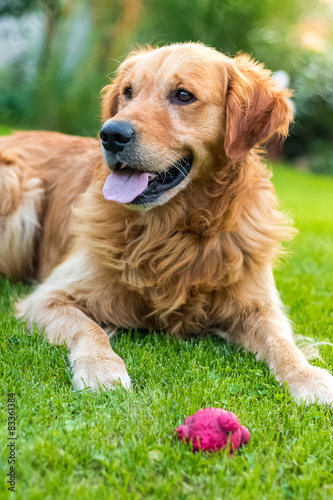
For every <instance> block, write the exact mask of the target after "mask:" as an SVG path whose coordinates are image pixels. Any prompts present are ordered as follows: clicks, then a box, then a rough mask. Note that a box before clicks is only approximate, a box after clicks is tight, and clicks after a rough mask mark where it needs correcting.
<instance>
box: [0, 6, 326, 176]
mask: <svg viewBox="0 0 333 500" xmlns="http://www.w3.org/2000/svg"><path fill="white" fill-rule="evenodd" d="M188 40H192V41H202V42H204V43H206V44H208V45H212V46H214V47H216V48H217V49H218V50H221V51H223V52H224V53H227V54H229V55H231V56H233V55H235V54H236V53H237V52H238V51H240V50H242V51H245V52H248V53H250V54H251V55H252V56H253V57H254V58H256V59H259V60H260V61H262V62H264V63H265V64H266V65H267V66H268V67H269V68H270V69H271V70H272V71H274V72H278V73H277V74H276V75H277V78H278V79H279V81H280V82H285V83H287V84H288V86H290V87H291V88H293V89H294V90H295V92H294V97H293V103H294V107H295V123H294V124H293V126H292V129H291V133H290V137H289V138H288V139H287V141H286V143H285V145H284V149H283V155H284V156H285V157H286V158H288V160H289V161H291V160H292V161H293V162H294V163H295V164H298V165H299V166H301V167H303V168H306V169H310V170H313V171H316V172H319V173H326V174H331V175H333V0H315V1H312V0H292V1H290V0H279V2H276V1H274V0H192V1H191V0H159V1H153V0H122V1H120V0H0V125H2V126H9V127H13V128H16V129H17V128H20V129H22V128H23V129H32V128H33V129H49V130H59V131H62V132H66V133H71V134H79V135H97V134H98V131H99V128H100V119H99V92H100V89H101V88H102V87H103V86H104V85H105V84H106V83H108V81H109V79H110V78H112V75H113V72H114V71H115V69H116V68H117V66H118V64H119V61H122V60H123V59H124V58H125V57H126V54H127V53H128V52H129V51H130V50H131V48H132V47H133V46H135V45H136V44H144V43H151V44H158V45H160V44H163V43H165V42H168V43H169V42H179V41H180V42H181V41H188ZM271 153H272V155H274V154H275V155H278V156H279V155H280V156H281V154H282V153H281V152H279V151H278V150H277V148H276V147H274V145H273V147H271Z"/></svg>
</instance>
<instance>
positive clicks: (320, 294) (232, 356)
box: [0, 167, 333, 500]
mask: <svg viewBox="0 0 333 500" xmlns="http://www.w3.org/2000/svg"><path fill="white" fill-rule="evenodd" d="M274 179H275V185H276V188H277V192H278V194H279V195H280V197H281V198H282V200H283V204H284V207H285V208H286V209H288V210H292V212H293V214H294V216H295V221H296V226H297V227H298V228H299V229H300V235H299V236H298V237H297V238H296V240H295V241H294V243H293V248H292V249H293V252H294V253H293V256H292V257H289V258H288V263H285V264H283V265H282V266H280V268H279V270H278V272H276V274H275V275H276V279H277V284H278V288H279V290H280V291H281V295H282V298H283V300H284V302H285V303H286V305H287V307H288V310H289V312H290V316H291V317H292V319H293V320H294V322H295V329H296V332H297V333H301V334H303V335H309V336H311V337H313V338H316V339H319V340H322V341H325V340H330V341H333V326H332V300H331V297H332V294H331V290H332V285H333V282H332V279H333V278H332V273H331V272H330V270H331V267H332V255H333V252H332V248H333V247H332V245H333V239H332V234H333V220H332V216H331V214H332V211H333V200H332V189H333V180H332V179H326V178H320V177H316V176H314V175H311V174H308V173H304V172H296V171H292V170H291V169H286V168H282V167H275V175H274ZM304 200H306V203H305V202H304ZM27 292H28V289H27V288H26V287H24V286H23V285H22V284H20V283H18V284H15V285H12V284H10V283H9V282H8V281H6V280H0V308H1V311H2V314H1V316H0V350H1V358H0V379H1V383H0V398H1V404H2V408H3V411H1V412H0V422H1V431H0V435H1V442H2V443H3V444H4V445H3V446H2V450H1V456H0V471H1V478H2V483H1V486H2V496H1V498H3V499H6V498H8V499H9V498H10V497H9V494H8V493H9V492H7V485H6V483H5V481H6V479H5V478H6V474H7V473H8V463H7V459H8V449H7V447H6V444H7V433H6V427H7V420H6V419H7V414H6V408H7V394H8V392H12V391H13V392H14V393H15V395H16V396H15V397H16V407H17V429H18V432H17V435H18V440H17V493H16V497H17V498H18V499H24V500H39V499H40V500H44V499H46V500H52V499H55V498H56V499H57V500H62V499H64V500H67V499H71V500H75V499H80V500H85V499H87V500H90V499H94V498H98V499H99V500H104V499H110V498H111V499H112V498H115V499H119V500H121V499H124V500H127V499H129V498H130V499H137V500H139V499H142V498H144V499H145V500H170V498H174V499H175V500H178V499H179V500H180V499H181V500H201V499H202V500H203V499H206V498H209V499H211V500H214V499H216V500H217V499H219V498H224V499H226V500H228V499H234V498H237V499H239V500H250V499H251V500H252V499H253V500H255V499H264V498H267V499H271V498H274V499H281V500H282V499H286V498H290V499H291V498H302V499H304V500H314V499H316V500H325V499H326V500H328V499H329V498H332V492H333V441H332V439H333V436H332V432H331V430H332V416H331V413H330V412H329V411H327V410H326V409H325V408H323V407H319V406H316V405H314V406H312V407H310V408H305V407H304V406H296V405H295V404H294V403H293V402H292V401H291V400H290V397H289V394H288V393H287V392H285V391H284V389H283V388H280V386H279V384H278V383H277V382H276V380H275V379H274V377H273V375H272V374H270V372H269V370H268V368H267V366H266V365H265V364H264V363H260V362H257V361H256V360H255V356H253V355H251V354H248V353H246V352H244V351H243V350H242V349H241V348H237V347H235V346H231V345H229V344H227V343H225V342H224V341H223V340H222V339H219V338H211V337H206V338H203V339H192V340H189V341H186V342H185V341H179V340H175V339H172V338H170V337H168V336H167V335H162V334H146V333H143V332H131V333H126V334H123V335H119V336H117V337H116V338H114V339H113V340H112V346H113V348H114V349H115V351H116V352H117V353H119V355H121V356H122V357H123V358H124V360H125V362H126V364H127V367H128V370H129V374H130V376H131V378H132V381H133V390H132V391H131V392H129V393H126V392H125V391H122V390H118V391H110V392H108V393H105V394H99V395H94V394H91V393H89V392H86V391H83V392H73V391H72V388H71V384H70V376H69V373H68V371H67V351H66V349H65V347H55V346H52V345H50V344H48V343H47V342H46V341H44V340H42V338H41V337H40V336H39V335H37V333H36V332H35V333H34V335H32V336H29V335H27V333H26V332H25V331H24V329H22V326H21V325H20V324H19V323H18V321H16V320H15V319H14V316H13V309H12V305H11V301H12V300H13V298H15V297H16V296H17V295H18V294H19V295H21V294H23V293H27ZM321 354H322V357H323V359H324V361H325V365H324V364H323V363H322V362H320V361H316V363H315V364H317V365H318V366H325V368H327V369H328V370H330V371H331V372H332V371H333V351H332V347H331V346H328V345H322V346H321ZM207 406H220V407H224V408H226V409H228V410H231V411H234V412H235V413H236V414H237V415H239V418H240V420H241V422H242V423H244V424H245V425H247V426H248V427H249V429H250V431H251V435H252V437H251V441H250V443H249V445H248V446H247V447H246V448H244V449H243V450H242V451H240V452H238V453H237V454H235V456H234V458H232V459H229V458H227V457H226V456H225V455H218V454H213V455H205V454H197V455H194V454H192V453H191V451H190V449H189V447H187V446H184V445H182V444H180V443H178V442H177V440H176V438H175V434H174V431H175V429H176V427H177V426H178V425H179V424H180V423H181V422H182V421H183V420H184V418H185V416H187V415H190V414H192V413H194V412H195V411H197V410H198V409H199V408H203V407H207Z"/></svg>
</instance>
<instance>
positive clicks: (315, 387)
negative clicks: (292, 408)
mask: <svg viewBox="0 0 333 500" xmlns="http://www.w3.org/2000/svg"><path fill="white" fill-rule="evenodd" d="M288 384H289V391H290V394H291V396H293V397H294V399H295V401H296V402H297V403H301V402H303V403H305V404H307V405H310V404H312V403H318V404H327V405H329V406H330V407H331V408H332V409H333V377H332V375H331V374H330V373H329V372H328V371H326V370H323V369H322V368H318V367H316V366H310V365H309V366H308V367H306V368H305V369H302V370H300V371H299V372H297V373H295V374H293V375H292V376H291V377H288Z"/></svg>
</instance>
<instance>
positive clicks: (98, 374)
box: [70, 353, 131, 391]
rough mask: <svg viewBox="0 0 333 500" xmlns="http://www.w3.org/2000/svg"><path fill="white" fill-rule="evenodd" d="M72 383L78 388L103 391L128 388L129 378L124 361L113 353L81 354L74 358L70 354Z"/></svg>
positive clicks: (129, 384)
mask: <svg viewBox="0 0 333 500" xmlns="http://www.w3.org/2000/svg"><path fill="white" fill-rule="evenodd" d="M70 362H71V364H72V371H73V384H74V387H75V388H76V389H78V390H81V389H85V388H89V389H90V390H91V391H105V390H109V389H115V388H117V387H119V386H123V387H124V388H125V389H129V388H130V386H131V380H130V378H129V376H128V373H127V370H126V366H125V363H124V362H123V360H122V359H121V358H120V357H119V356H117V354H115V353H113V355H112V356H110V357H109V356H108V357H105V356H101V355H95V356H93V355H83V356H79V357H77V358H75V359H73V358H72V356H70Z"/></svg>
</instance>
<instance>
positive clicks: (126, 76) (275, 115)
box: [100, 43, 292, 208]
mask: <svg viewBox="0 0 333 500" xmlns="http://www.w3.org/2000/svg"><path fill="white" fill-rule="evenodd" d="M288 96H289V94H288V92H287V91H285V90H282V89H280V88H278V87H277V85H276V84H275V82H274V80H273V79H272V77H271V74H270V72H269V71H267V70H266V69H264V68H263V67H262V66H261V65H259V64H256V63H254V62H253V61H252V60H251V59H250V58H249V57H248V56H246V55H240V56H238V57H236V58H234V59H231V58H228V57H226V56H224V55H223V54H221V53H219V52H217V51H216V50H213V49H211V48H208V47H205V46H203V45H200V44H194V43H193V44H176V45H171V46H167V47H162V48H158V49H155V50H153V49H150V48H146V49H141V50H139V51H137V52H135V53H133V54H132V55H131V56H130V57H129V58H128V59H127V60H126V61H125V62H124V63H123V64H121V66H120V68H119V70H118V74H117V77H116V79H115V81H114V82H113V84H112V85H108V86H107V87H105V89H104V93H103V121H104V125H103V127H102V130H101V134H100V135H101V139H102V152H103V156H104V160H105V162H106V164H107V165H108V167H109V169H110V170H111V171H112V173H111V175H110V176H109V177H108V179H107V181H106V183H105V186H104V196H105V197H106V198H107V199H110V200H115V201H118V202H120V203H125V204H128V205H130V206H136V207H138V206H141V207H143V208H151V207H153V206H155V205H161V204H164V203H165V202H167V201H168V200H169V199H170V198H172V197H173V196H174V195H175V194H177V193H178V192H179V191H180V190H182V189H184V188H186V186H187V185H188V184H189V183H190V182H198V181H200V182H205V178H206V177H207V175H208V172H209V170H211V169H214V168H223V165H226V163H229V164H230V163H237V162H241V161H243V160H244V159H245V158H246V156H247V155H248V153H249V152H250V151H251V149H252V148H253V147H254V146H256V145H258V144H259V143H261V142H263V141H265V140H267V139H268V138H269V137H270V136H272V135H273V134H275V133H279V134H281V135H286V134H287V131H288V126H289V121H290V119H291V115H292V112H291V106H290V103H289V101H288ZM218 166H219V167H218Z"/></svg>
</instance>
